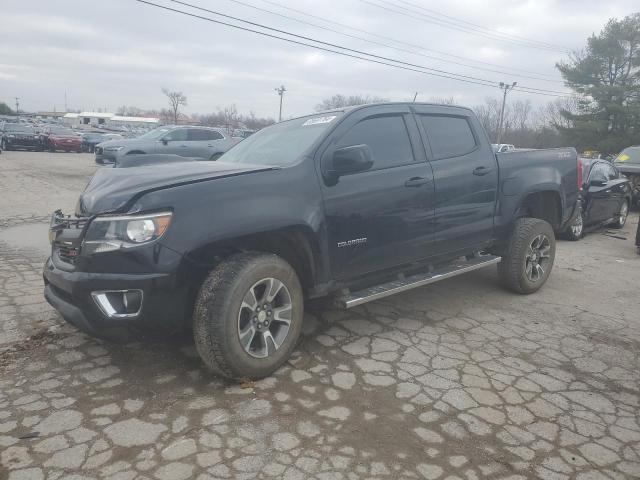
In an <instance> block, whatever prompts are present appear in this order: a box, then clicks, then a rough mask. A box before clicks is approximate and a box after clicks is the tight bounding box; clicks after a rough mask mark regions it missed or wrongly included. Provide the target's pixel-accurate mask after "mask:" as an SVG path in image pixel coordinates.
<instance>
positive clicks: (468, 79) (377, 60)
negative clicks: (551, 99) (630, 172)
mask: <svg viewBox="0 0 640 480" xmlns="http://www.w3.org/2000/svg"><path fill="white" fill-rule="evenodd" d="M135 1H137V2H139V3H142V4H145V5H148V6H153V7H156V8H159V9H162V10H166V11H170V12H174V13H178V14H182V15H185V16H189V17H193V18H198V19H201V20H205V21H208V22H212V23H216V24H219V25H225V26H228V27H231V28H235V29H238V30H243V31H248V32H251V33H255V34H257V35H261V36H264V37H269V38H274V39H278V40H283V41H285V42H289V43H293V44H297V45H302V46H306V47H310V48H314V49H317V50H322V51H326V52H330V53H335V54H338V55H342V56H346V57H349V58H356V59H359V60H365V61H368V62H371V63H377V64H380V65H387V66H390V67H394V68H399V69H402V70H409V71H414V72H418V73H422V74H424V75H430V76H435V77H441V78H447V79H450V80H457V81H460V82H465V83H471V84H477V85H482V86H491V87H495V86H496V82H493V81H491V80H486V79H481V78H475V77H467V76H464V75H459V74H455V73H451V72H446V71H440V70H436V69H431V68H428V67H424V66H421V65H414V64H410V63H407V62H402V61H399V60H394V59H391V58H387V57H381V56H377V55H373V54H370V53H367V52H361V51H358V50H353V49H350V48H346V47H342V46H339V45H335V44H330V43H328V42H322V41H320V40H316V39H313V38H310V37H305V36H302V35H297V34H293V33H290V32H286V31H284V30H278V29H273V28H271V27H266V26H262V25H260V24H256V23H255V22H249V21H246V20H242V19H237V17H232V16H230V15H225V14H221V13H219V12H214V11H210V10H207V9H205V8H202V7H198V6H194V5H190V4H188V3H186V2H181V1H179V0H170V1H172V2H173V3H178V4H181V5H185V6H187V7H191V8H194V9H197V10H202V11H206V12H209V13H213V14H217V15H220V16H223V17H226V18H231V19H234V20H237V21H241V22H244V23H248V24H251V25H254V26H258V27H260V28H265V29H268V30H272V31H277V32H279V33H283V34H285V35H290V36H293V37H296V38H302V39H305V40H309V41H311V42H316V43H320V44H322V45H328V46H331V47H334V48H338V49H341V50H346V51H340V50H334V49H332V48H328V47H323V46H320V45H314V44H310V43H307V42H303V41H300V40H294V39H291V38H286V37H281V36H278V35H274V34H271V33H267V32H262V31H259V30H254V29H251V28H247V27H242V26H239V25H235V24H232V23H228V22H223V21H221V20H215V19H212V18H209V17H204V16H201V15H197V14H195V13H190V12H185V11H183V10H178V9H175V8H172V7H168V6H166V5H159V4H157V3H153V2H150V1H148V0H135ZM349 52H354V53H355V54H354V53H349ZM358 54H361V55H366V56H369V57H373V58H367V57H363V56H361V55H358ZM389 62H395V63H389ZM398 64H399V65H398ZM412 67H415V68H412ZM423 69H425V70H431V71H424V70H423ZM434 71H435V72H442V73H434ZM460 77H463V78H460ZM521 88H522V89H521ZM521 88H520V87H519V88H518V90H519V91H523V92H527V93H533V94H538V95H547V96H555V97H564V96H567V95H566V94H564V92H556V93H560V95H556V94H554V93H551V92H553V91H551V90H549V91H546V90H542V89H536V88H533V87H521ZM545 92H549V93H545Z"/></svg>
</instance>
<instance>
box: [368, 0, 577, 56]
mask: <svg viewBox="0 0 640 480" xmlns="http://www.w3.org/2000/svg"><path fill="white" fill-rule="evenodd" d="M360 1H361V2H362V3H366V4H368V5H372V6H374V7H377V8H380V9H382V10H386V11H388V12H393V13H396V14H398V15H403V16H405V17H409V18H412V19H414V20H421V21H423V22H427V23H432V24H435V25H439V26H441V27H444V28H449V29H452V30H456V31H459V32H463V33H466V34H469V35H476V36H480V37H483V38H487V39H490V40H495V41H502V42H505V43H511V44H513V45H519V46H522V47H529V48H537V49H540V50H547V51H555V52H561V53H568V51H567V50H564V49H558V48H554V47H545V46H537V45H533V44H530V43H527V42H524V41H519V40H515V39H514V40H510V39H507V38H501V37H499V36H496V35H495V34H490V33H485V32H480V31H477V30H475V31H474V30H471V29H470V28H468V27H463V26H461V25H455V24H453V23H452V22H450V21H445V20H440V19H437V18H434V17H433V16H429V15H426V14H423V13H420V12H416V11H415V10H412V9H410V8H406V7H402V6H398V5H395V4H393V3H390V2H386V1H385V0H378V1H381V2H383V3H384V4H383V5H380V4H378V3H374V2H373V1H370V0H360ZM385 4H386V5H391V6H392V7H395V8H390V7H388V6H385ZM398 9H400V10H398ZM407 12H410V13H413V14H414V15H410V14H409V13H407ZM415 15H418V17H415Z"/></svg>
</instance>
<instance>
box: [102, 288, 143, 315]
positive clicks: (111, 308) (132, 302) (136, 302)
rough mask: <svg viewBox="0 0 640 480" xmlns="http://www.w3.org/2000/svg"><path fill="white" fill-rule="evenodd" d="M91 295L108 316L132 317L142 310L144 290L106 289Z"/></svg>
mask: <svg viewBox="0 0 640 480" xmlns="http://www.w3.org/2000/svg"><path fill="white" fill-rule="evenodd" d="M91 297H92V298H93V301H94V302H96V305H97V306H98V308H99V309H100V311H101V312H102V313H103V314H104V315H105V316H106V317H108V318H132V317H136V316H138V315H139V314H140V311H141V310H142V290H104V291H99V292H91Z"/></svg>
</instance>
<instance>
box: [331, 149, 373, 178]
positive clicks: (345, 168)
mask: <svg viewBox="0 0 640 480" xmlns="http://www.w3.org/2000/svg"><path fill="white" fill-rule="evenodd" d="M372 166H373V154H372V153H371V149H370V148H369V146H368V145H352V146H350V147H344V148H339V149H337V150H336V151H335V152H333V157H332V158H331V161H330V162H329V165H327V167H328V168H327V170H326V171H327V173H328V174H329V175H330V176H332V177H334V178H338V177H341V176H343V175H351V174H354V173H360V172H364V171H366V170H369V169H370V168H371V167H372Z"/></svg>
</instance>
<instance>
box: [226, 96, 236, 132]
mask: <svg viewBox="0 0 640 480" xmlns="http://www.w3.org/2000/svg"><path fill="white" fill-rule="evenodd" d="M223 114H224V125H225V127H226V129H227V133H229V134H230V135H231V133H232V132H233V130H234V129H235V128H237V127H238V109H237V108H236V104H235V103H233V104H231V105H229V106H228V107H225V109H224V111H223Z"/></svg>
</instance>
